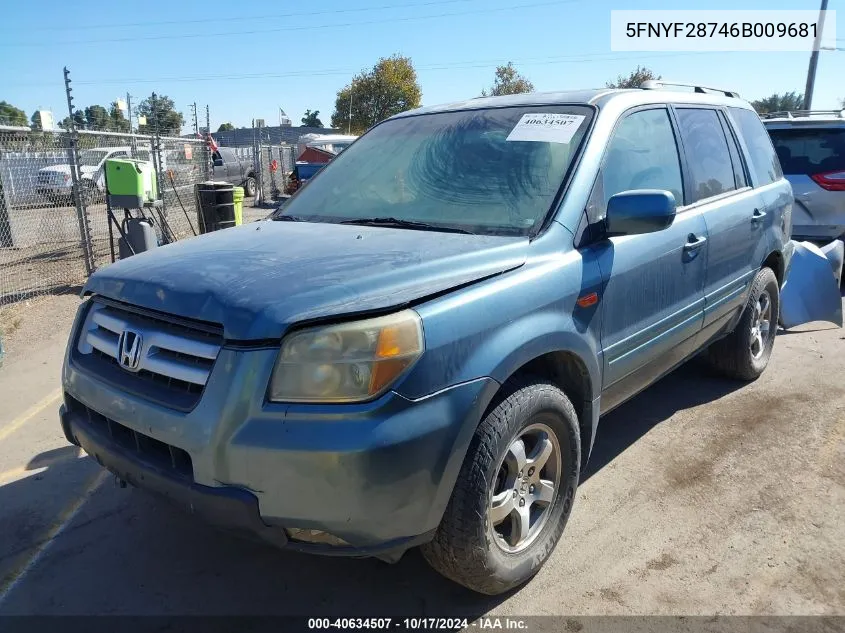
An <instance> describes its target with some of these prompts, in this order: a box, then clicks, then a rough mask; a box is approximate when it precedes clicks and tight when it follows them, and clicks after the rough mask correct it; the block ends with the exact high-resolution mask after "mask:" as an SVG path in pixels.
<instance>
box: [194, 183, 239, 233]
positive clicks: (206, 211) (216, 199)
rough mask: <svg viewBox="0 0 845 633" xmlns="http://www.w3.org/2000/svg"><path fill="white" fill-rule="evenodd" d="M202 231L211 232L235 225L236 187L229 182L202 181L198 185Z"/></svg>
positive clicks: (198, 212)
mask: <svg viewBox="0 0 845 633" xmlns="http://www.w3.org/2000/svg"><path fill="white" fill-rule="evenodd" d="M196 194H197V215H198V216H199V217H198V221H199V226H200V233H211V232H212V231H219V230H220V229H226V228H229V227H230V226H235V188H234V187H233V186H232V185H230V184H229V183H227V182H201V183H199V184H197V185H196Z"/></svg>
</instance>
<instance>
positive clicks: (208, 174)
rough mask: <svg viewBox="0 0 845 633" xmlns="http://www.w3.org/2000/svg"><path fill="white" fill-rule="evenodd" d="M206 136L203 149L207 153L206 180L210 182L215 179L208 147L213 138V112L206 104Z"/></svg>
mask: <svg viewBox="0 0 845 633" xmlns="http://www.w3.org/2000/svg"><path fill="white" fill-rule="evenodd" d="M205 134H206V137H205V138H206V143H205V146H204V147H203V150H204V152H205V154H204V155H205V180H206V181H209V180H212V178H213V175H212V173H213V166H212V164H211V150H210V149H209V147H208V139H209V137H210V136H211V111H210V109H209V107H208V104H207V103H206V104H205Z"/></svg>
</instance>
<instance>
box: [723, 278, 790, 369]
mask: <svg viewBox="0 0 845 633" xmlns="http://www.w3.org/2000/svg"><path fill="white" fill-rule="evenodd" d="M779 315H780V286H778V280H777V277H775V273H774V272H772V269H771V268H761V269H760V271H759V272H758V273H757V275H756V276H755V277H754V281H753V282H752V283H751V290H750V291H749V292H748V302H747V303H746V304H745V309H744V310H743V312H742V316H741V317H740V319H739V323H738V324H737V326H736V328H735V329H734V331H733V332H731V333H730V334H729V335H728V336H726V337H725V338H723V339H721V340H719V341H716V342H715V343H713V344H712V345H711V346H710V347H709V348H708V349H707V359H708V361H709V362H710V365H711V366H712V367H713V368H714V369H716V370H717V371H718V372H720V373H722V374H724V375H725V376H727V377H729V378H735V379H737V380H747V381H750V380H756V379H757V378H758V377H759V376H760V374H762V373H763V370H765V369H766V366H767V365H768V364H769V358H770V357H771V355H772V348H773V347H774V345H775V335H776V334H777V324H778V320H779Z"/></svg>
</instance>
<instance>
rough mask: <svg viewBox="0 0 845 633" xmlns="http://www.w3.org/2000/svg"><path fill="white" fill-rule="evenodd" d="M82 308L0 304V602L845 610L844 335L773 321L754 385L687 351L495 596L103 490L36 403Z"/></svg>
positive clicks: (413, 565) (21, 607)
mask: <svg viewBox="0 0 845 633" xmlns="http://www.w3.org/2000/svg"><path fill="white" fill-rule="evenodd" d="M76 303H77V300H76V298H75V297H72V296H61V297H53V298H47V299H43V300H38V301H34V302H32V305H30V306H28V307H27V309H25V310H22V311H21V313H20V314H19V315H18V316H17V317H13V318H12V319H7V318H6V315H7V314H8V312H4V313H0V316H2V317H3V318H2V319H0V322H3V323H12V322H14V325H13V326H12V329H13V331H11V332H10V333H8V334H7V343H8V345H9V356H8V358H7V362H6V364H5V365H4V367H3V368H2V369H0V402H3V403H4V405H5V406H4V407H3V408H2V409H0V534H3V535H4V538H3V539H0V613H6V614H10V613H13V614H33V613H37V614H104V613H108V614H162V615H171V614H218V615H219V614H229V615H237V614H297V615H304V616H315V615H322V616H327V615H337V616H354V615H359V616H363V615H369V616H373V615H378V614H380V613H384V612H385V611H389V612H390V613H393V614H403V615H406V616H408V615H426V616H448V615H460V616H465V617H470V618H477V617H480V616H483V615H485V614H494V615H513V616H524V615H566V616H585V615H631V614H640V615H646V614H664V615H669V614H672V615H696V614H698V615H714V614H743V615H763V614H765V615H786V614H791V615H817V614H827V615H837V614H838V615H845V385H843V382H842V367H843V363H842V358H843V353H845V332H843V330H840V329H838V328H834V327H831V326H827V325H821V324H814V325H810V326H805V327H802V328H799V331H797V332H789V333H782V334H781V335H780V336H779V337H778V339H777V341H776V345H775V350H774V355H773V358H772V361H771V364H770V366H769V368H768V370H767V371H766V373H765V374H764V375H763V377H762V378H761V379H759V380H758V381H756V382H755V383H753V384H750V385H742V384H737V383H735V382H730V381H725V380H722V379H720V378H716V377H714V376H712V375H711V374H710V373H709V372H708V371H707V370H706V369H705V368H704V367H702V366H701V365H700V364H699V363H698V362H695V361H693V362H691V363H689V364H687V365H686V366H684V367H683V368H681V369H680V370H678V371H676V372H674V373H673V374H671V375H670V376H668V377H667V378H665V379H664V380H662V381H660V382H659V383H658V384H657V385H655V386H653V387H652V388H650V389H648V390H647V391H646V392H644V393H643V394H641V395H640V396H638V397H637V398H635V399H633V400H632V401H630V402H629V403H627V404H626V405H623V406H622V407H620V408H619V409H617V410H616V411H614V412H613V413H612V414H610V415H609V416H607V417H606V418H604V419H603V420H602V423H601V426H600V429H599V435H598V438H597V441H596V446H595V450H594V453H593V457H592V460H591V466H590V470H589V473H588V474H587V476H586V477H585V478H584V480H583V481H582V484H581V487H580V488H579V492H578V498H577V500H576V503H575V507H574V510H573V514H572V518H571V519H570V522H569V526H568V527H567V530H566V532H565V533H564V536H563V539H562V541H561V543H560V544H559V546H558V547H557V549H556V550H555V552H554V554H553V555H552V556H551V558H550V560H549V561H548V563H547V564H546V566H545V567H544V568H543V569H542V571H541V572H540V573H539V574H538V576H537V577H536V578H535V579H534V580H533V581H531V582H530V583H528V584H527V585H526V586H525V587H523V588H521V589H520V590H517V591H514V592H512V593H510V594H507V595H505V596H499V597H496V598H490V597H480V596H477V595H474V594H471V593H470V592H468V591H466V590H464V589H462V588H461V587H458V586H456V585H453V584H451V583H450V582H448V581H446V580H443V579H441V578H440V577H439V576H437V575H436V574H435V573H434V572H432V571H430V570H429V569H428V568H427V567H426V566H425V564H424V562H423V561H422V558H421V557H420V556H419V554H418V553H417V552H413V551H412V552H410V553H409V554H408V555H406V556H405V557H404V558H403V559H402V560H401V561H400V562H399V563H398V564H396V565H392V566H388V565H385V564H382V563H379V562H377V561H373V560H340V559H331V558H316V557H305V556H302V555H296V554H292V553H286V552H282V551H276V550H273V549H270V548H268V547H265V546H263V545H260V544H254V543H250V542H244V541H240V540H237V539H235V538H232V537H230V536H228V535H225V534H221V533H218V532H216V531H214V530H212V529H210V528H208V527H206V526H204V525H202V524H200V523H198V522H197V521H195V520H194V519H192V518H191V517H189V516H186V515H185V514H183V513H182V512H181V511H179V510H176V509H174V508H171V507H169V506H168V505H166V504H164V503H161V502H159V501H157V500H155V499H152V498H150V497H148V496H147V495H145V494H144V493H142V492H140V491H138V490H132V489H125V490H124V489H119V488H116V487H114V486H113V485H112V484H111V479H109V478H107V477H105V476H104V475H103V474H102V471H101V470H100V469H99V467H98V466H97V465H96V464H94V463H92V460H90V459H89V458H87V457H85V456H83V455H79V454H78V451H77V450H76V449H75V448H74V447H71V446H69V445H68V444H67V442H66V441H65V440H64V439H63V437H62V436H61V432H60V430H59V426H58V422H57V420H56V414H55V411H56V408H57V406H58V399H57V398H55V397H54V400H52V401H49V400H48V405H49V406H42V408H41V409H34V408H33V405H35V406H36V407H37V406H38V404H39V403H43V402H44V401H45V399H48V398H49V397H50V395H51V394H55V396H57V395H58V392H57V391H56V390H57V387H58V384H59V383H58V375H59V367H60V363H61V358H62V353H63V350H64V345H65V340H66V336H67V328H68V325H69V323H70V320H71V318H72V312H73V310H74V309H75V305H76ZM18 317H19V320H16V319H18ZM4 327H5V326H4ZM33 411H34V412H33ZM551 622H552V624H550V625H549V627H550V628H549V629H548V630H569V631H578V630H580V627H581V626H582V625H581V624H579V623H578V622H577V621H574V620H566V621H564V620H552V621H551ZM796 630H806V627H804V628H800V627H799V629H796ZM826 630H835V629H834V628H829V629H826Z"/></svg>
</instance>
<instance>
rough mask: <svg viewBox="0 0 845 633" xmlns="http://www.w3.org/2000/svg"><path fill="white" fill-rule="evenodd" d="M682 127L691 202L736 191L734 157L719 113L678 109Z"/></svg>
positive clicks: (679, 121) (679, 122) (680, 126)
mask: <svg viewBox="0 0 845 633" xmlns="http://www.w3.org/2000/svg"><path fill="white" fill-rule="evenodd" d="M677 113H678V126H679V128H680V132H681V139H682V140H683V142H684V153H685V154H686V157H687V163H688V165H689V169H690V175H691V179H692V182H691V191H690V202H698V201H699V200H704V199H705V198H710V197H712V196H718V195H719V194H723V193H726V192H728V191H733V190H734V189H736V184H735V181H734V171H733V167H732V166H731V155H730V151H729V150H728V142H727V140H726V139H725V133H724V131H723V130H722V125H721V124H720V123H719V113H718V112H716V110H699V109H696V108H678V110H677Z"/></svg>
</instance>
